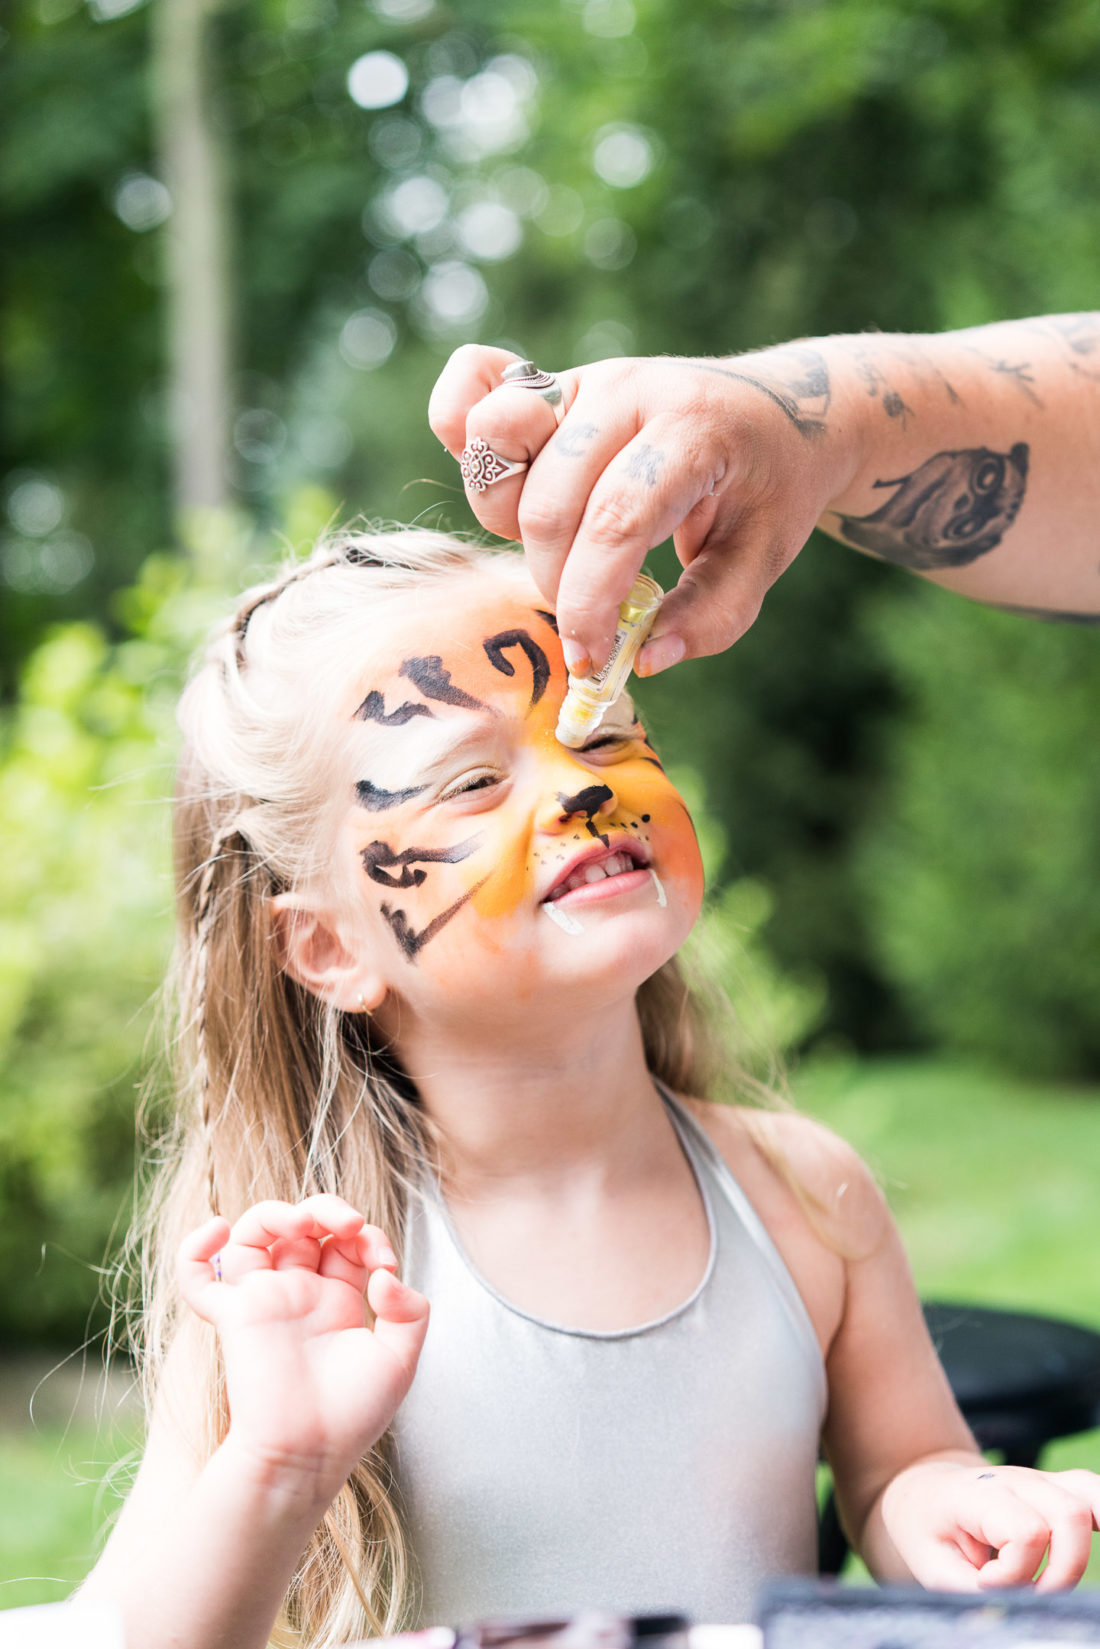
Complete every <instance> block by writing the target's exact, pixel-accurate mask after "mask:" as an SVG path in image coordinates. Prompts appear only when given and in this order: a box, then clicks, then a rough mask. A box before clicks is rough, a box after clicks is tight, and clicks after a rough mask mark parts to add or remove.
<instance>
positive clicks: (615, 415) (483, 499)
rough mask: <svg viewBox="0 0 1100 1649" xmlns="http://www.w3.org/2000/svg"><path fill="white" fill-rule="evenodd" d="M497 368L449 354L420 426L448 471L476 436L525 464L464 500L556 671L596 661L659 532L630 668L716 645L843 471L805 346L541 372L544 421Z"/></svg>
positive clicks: (487, 353)
mask: <svg viewBox="0 0 1100 1649" xmlns="http://www.w3.org/2000/svg"><path fill="white" fill-rule="evenodd" d="M515 359H516V357H515V356H513V355H511V354H510V353H509V352H508V351H507V350H503V349H494V348H490V347H487V346H482V345H466V346H464V347H463V348H461V349H459V350H456V351H455V353H454V354H453V355H452V356H451V359H450V360H449V362H448V363H447V366H446V367H445V368H444V370H443V372H442V374H441V376H440V378H439V380H438V382H437V384H436V386H435V389H434V391H433V393H432V397H431V402H430V405H429V412H428V416H429V421H430V423H431V426H432V429H433V430H434V431H435V433H436V435H437V436H438V437H439V439H440V440H441V441H442V442H443V444H444V445H445V446H446V447H447V449H448V451H449V452H450V453H451V454H452V455H453V456H454V457H455V458H456V459H457V458H458V457H459V456H460V454H461V453H462V451H463V448H464V447H465V446H466V445H467V444H468V443H469V442H471V441H473V440H474V439H475V438H477V437H479V436H480V437H481V438H482V439H483V440H484V441H485V442H486V443H487V444H488V446H489V447H490V448H491V449H492V450H493V452H495V453H497V454H498V455H499V456H500V457H502V458H504V459H506V460H508V461H509V462H513V463H515V462H522V463H525V464H528V465H529V468H527V469H526V470H525V471H524V472H522V473H520V474H517V475H515V476H510V477H506V478H505V479H503V480H500V481H496V482H494V483H493V484H491V485H490V486H488V487H486V488H485V490H484V491H481V492H477V493H473V494H472V495H471V498H470V502H471V505H472V507H473V509H474V511H475V513H476V514H477V516H478V519H479V520H480V521H481V522H482V524H483V525H484V526H485V527H487V528H489V530H490V531H491V532H494V533H496V534H498V535H499V536H500V537H503V538H511V539H519V540H521V541H522V543H523V547H524V549H525V551H526V553H527V558H528V562H529V564H530V568H531V572H532V575H533V577H534V579H535V582H536V584H537V585H538V587H539V589H540V590H541V591H542V593H543V595H544V596H545V597H546V599H547V601H549V602H551V603H553V604H554V605H555V607H556V610H557V617H558V624H559V628H560V631H561V636H562V642H563V645H564V647H565V652H566V660H567V662H568V664H569V666H570V668H571V669H573V670H574V672H575V673H579V674H583V673H585V672H586V670H587V669H588V668H589V667H590V666H591V667H596V668H598V667H599V666H600V665H601V664H602V663H603V662H604V660H605V659H606V657H607V655H608V652H609V649H610V644H611V640H612V637H613V636H614V633H615V621H616V616H617V608H618V604H619V602H620V601H621V600H622V599H623V597H624V596H625V595H626V594H627V592H628V590H629V589H630V586H631V584H632V582H633V580H634V577H635V575H636V573H637V571H638V569H639V568H640V566H641V564H642V561H643V560H644V558H645V556H646V554H647V553H648V552H649V551H650V550H651V549H653V548H654V546H655V545H657V544H659V543H661V542H662V541H663V540H664V539H666V538H668V537H669V536H670V535H671V536H672V537H673V540H674V543H675V546H676V553H677V555H678V556H679V559H680V561H681V563H682V564H683V567H684V571H683V573H682V574H681V577H680V580H679V582H678V584H677V586H676V588H675V589H674V590H673V591H671V592H670V593H669V594H668V596H667V597H666V599H665V601H664V603H663V605H662V607H661V612H660V614H659V616H658V619H657V622H656V625H655V626H654V629H653V632H652V635H651V637H650V640H649V642H648V643H647V645H646V647H645V648H644V649H643V652H642V654H641V656H640V658H639V673H640V674H643V675H644V674H655V673H656V672H657V671H658V670H663V669H665V668H667V667H668V666H669V665H671V664H675V663H677V662H678V661H679V659H681V658H685V657H687V658H692V657H699V656H702V655H704V654H707V653H716V652H721V651H722V650H723V649H724V648H726V647H728V646H730V645H731V644H732V643H733V642H734V641H736V640H737V639H738V637H740V636H741V635H743V634H744V632H745V631H746V630H747V629H748V628H749V626H750V625H751V624H752V622H753V620H754V619H755V617H756V615H757V613H758V612H759V610H760V605H761V602H762V601H763V599H764V595H765V593H766V592H767V590H768V589H769V587H770V586H771V584H772V583H773V582H774V581H775V579H776V578H777V577H778V576H779V574H780V573H781V572H782V571H783V570H784V569H785V568H786V567H787V566H788V565H789V563H790V562H791V561H792V560H793V559H794V557H795V556H796V555H797V554H798V551H799V550H800V549H801V548H802V545H803V544H804V543H805V542H806V539H807V538H808V537H809V535H810V532H811V531H812V529H813V527H814V525H815V523H816V521H817V519H818V517H819V516H820V515H821V513H822V511H823V510H824V509H825V507H826V506H827V505H828V504H829V502H830V501H831V500H832V499H833V498H835V497H836V496H838V494H839V493H841V492H842V491H843V489H844V487H845V486H846V485H847V484H848V481H849V480H850V478H851V476H852V474H853V473H854V471H855V468H856V466H857V462H858V457H857V453H856V440H855V429H856V420H855V419H853V418H848V417H845V416H843V415H841V416H838V415H837V407H836V404H835V401H836V388H837V386H836V385H835V384H834V383H833V382H832V375H831V363H830V362H828V361H827V360H826V357H825V354H824V353H823V352H822V349H821V347H820V346H819V344H818V343H817V342H814V343H804V344H789V345H784V346H783V347H781V348H777V349H770V350H765V351H763V352H761V353H759V354H756V355H748V356H738V357H735V358H733V359H732V360H728V361H719V360H701V359H700V360H693V359H676V358H656V359H650V360H646V359H634V360H611V361H598V362H596V363H594V364H593V365H591V366H582V367H576V368H573V369H571V370H569V371H565V372H561V373H559V374H558V377H559V381H560V383H561V388H562V391H563V408H564V416H563V417H561V419H560V423H559V414H560V413H561V410H562V409H558V411H557V413H556V412H555V409H553V408H552V407H551V406H549V405H548V404H547V402H546V401H544V400H543V399H542V398H541V396H540V395H538V394H537V393H536V392H534V391H532V390H531V389H527V388H522V387H518V386H514V385H508V384H503V385H502V384H501V373H502V372H503V370H504V369H505V367H507V366H508V365H510V364H511V363H512V362H513V361H514V360H515ZM830 403H832V412H831V414H830ZM827 414H829V416H828V417H827V416H826V415H827Z"/></svg>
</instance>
